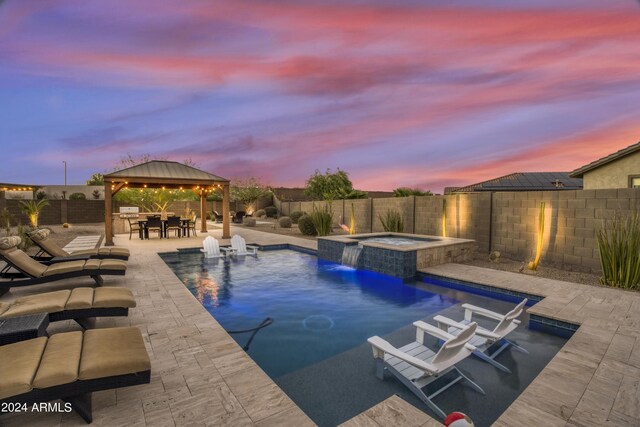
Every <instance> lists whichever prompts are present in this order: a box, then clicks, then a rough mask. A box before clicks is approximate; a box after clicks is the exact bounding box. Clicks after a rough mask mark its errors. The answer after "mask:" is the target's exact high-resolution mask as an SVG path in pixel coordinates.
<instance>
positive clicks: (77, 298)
mask: <svg viewBox="0 0 640 427" xmlns="http://www.w3.org/2000/svg"><path fill="white" fill-rule="evenodd" d="M92 305H93V288H74V289H72V290H71V295H70V296H69V300H68V301H67V305H66V306H65V310H82V309H86V308H91V306H92Z"/></svg>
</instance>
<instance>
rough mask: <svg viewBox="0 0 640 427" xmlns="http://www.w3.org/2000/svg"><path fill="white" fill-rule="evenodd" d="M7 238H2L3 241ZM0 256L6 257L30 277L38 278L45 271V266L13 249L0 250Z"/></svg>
mask: <svg viewBox="0 0 640 427" xmlns="http://www.w3.org/2000/svg"><path fill="white" fill-rule="evenodd" d="M14 237H15V236H14ZM7 238H8V237H4V239H7ZM18 239H19V238H18ZM0 240H2V239H0ZM2 255H3V256H4V257H6V258H7V259H8V260H9V261H10V262H11V263H12V264H14V265H16V266H17V267H18V268H20V270H22V271H24V272H25V273H27V274H28V275H30V276H32V277H40V276H42V275H43V274H44V272H45V271H46V270H47V266H46V265H43V264H40V263H39V262H38V261H36V260H34V259H33V258H31V257H30V256H29V255H27V254H26V253H24V252H22V251H20V250H18V249H16V248H15V247H12V248H10V249H7V250H2Z"/></svg>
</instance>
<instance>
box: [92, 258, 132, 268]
mask: <svg viewBox="0 0 640 427" xmlns="http://www.w3.org/2000/svg"><path fill="white" fill-rule="evenodd" d="M84 263H85V264H84V268H85V270H98V269H101V270H126V269H127V263H126V262H125V261H122V260H120V259H89V260H87V261H85V262H84Z"/></svg>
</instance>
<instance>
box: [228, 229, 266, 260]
mask: <svg viewBox="0 0 640 427" xmlns="http://www.w3.org/2000/svg"><path fill="white" fill-rule="evenodd" d="M221 249H222V250H224V251H225V252H226V253H230V254H231V255H252V256H255V257H257V256H258V247H257V246H252V245H247V242H245V240H244V239H243V238H242V236H239V235H237V234H236V235H235V236H233V237H232V238H231V247H230V248H221Z"/></svg>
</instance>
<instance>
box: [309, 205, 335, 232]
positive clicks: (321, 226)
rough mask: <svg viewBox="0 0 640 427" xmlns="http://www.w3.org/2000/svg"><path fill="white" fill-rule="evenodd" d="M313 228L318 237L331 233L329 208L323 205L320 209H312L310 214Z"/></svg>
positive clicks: (331, 214) (331, 218)
mask: <svg viewBox="0 0 640 427" xmlns="http://www.w3.org/2000/svg"><path fill="white" fill-rule="evenodd" d="M311 220H312V221H313V226H314V227H315V228H316V232H317V233H318V236H328V235H329V233H331V223H332V222H333V213H332V212H331V207H330V206H329V205H325V206H323V207H322V208H320V209H316V208H314V209H313V213H312V214H311Z"/></svg>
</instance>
